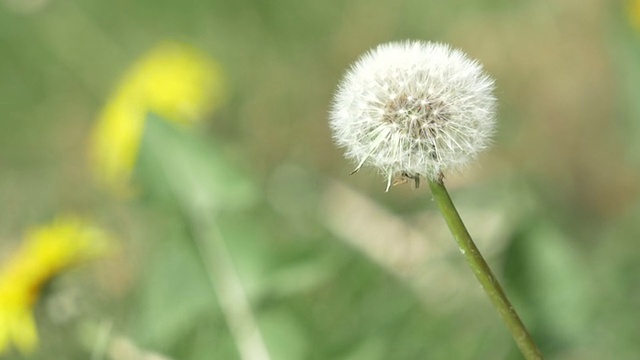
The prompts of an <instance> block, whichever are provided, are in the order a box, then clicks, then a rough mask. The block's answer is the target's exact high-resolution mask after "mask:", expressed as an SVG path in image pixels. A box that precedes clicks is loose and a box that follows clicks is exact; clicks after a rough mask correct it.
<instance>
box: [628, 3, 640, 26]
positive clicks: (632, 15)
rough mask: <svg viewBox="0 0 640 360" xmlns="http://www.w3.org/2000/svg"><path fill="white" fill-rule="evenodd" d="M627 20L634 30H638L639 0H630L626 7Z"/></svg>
mask: <svg viewBox="0 0 640 360" xmlns="http://www.w3.org/2000/svg"><path fill="white" fill-rule="evenodd" d="M627 13H628V15H629V21H630V22H631V25H633V27H634V28H636V30H638V31H640V0H630V1H629V6H628V8H627Z"/></svg>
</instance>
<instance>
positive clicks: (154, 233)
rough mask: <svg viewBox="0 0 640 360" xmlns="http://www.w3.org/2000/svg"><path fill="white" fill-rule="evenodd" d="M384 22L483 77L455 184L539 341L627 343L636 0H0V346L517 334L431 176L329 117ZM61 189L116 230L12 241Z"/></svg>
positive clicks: (502, 338) (584, 350)
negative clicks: (68, 243) (472, 146)
mask: <svg viewBox="0 0 640 360" xmlns="http://www.w3.org/2000/svg"><path fill="white" fill-rule="evenodd" d="M404 39H421V40H432V41H442V42H448V43H451V44H452V45H453V46H455V47H458V48H461V49H463V50H464V51H466V52H467V53H468V54H469V55H470V56H471V57H472V58H477V59H478V60H479V61H480V62H481V63H483V64H484V66H485V68H486V70H487V72H488V73H490V74H492V75H493V76H494V77H495V78H496V83H497V97H498V99H499V130H498V134H497V136H496V139H495V144H494V146H493V147H492V148H491V149H490V150H488V151H486V152H485V153H484V154H482V156H481V157H480V159H479V160H478V161H477V162H476V163H475V164H474V165H472V166H470V167H469V168H468V169H466V170H465V171H464V173H463V174H447V185H448V187H449V188H450V191H451V192H452V196H453V199H454V202H455V203H456V204H457V205H458V206H459V210H460V212H461V215H462V217H463V219H464V220H465V222H466V223H467V226H468V227H469V231H470V233H471V234H472V235H473V236H474V238H475V239H476V241H477V243H478V246H479V247H480V249H481V250H482V251H483V252H484V254H485V256H486V257H487V259H488V262H489V263H490V265H491V266H492V268H493V269H494V271H495V272H496V273H497V275H498V277H499V278H500V279H502V280H503V281H504V283H503V285H504V286H505V288H506V291H507V293H508V294H509V295H510V297H511V299H512V301H513V302H514V305H515V306H516V308H517V309H518V310H519V312H520V314H521V316H522V317H523V319H524V321H525V323H526V324H527V325H528V327H529V329H530V330H531V331H532V333H533V335H534V337H535V338H536V339H537V341H538V343H539V345H540V347H541V348H542V350H543V352H544V353H545V354H546V356H547V358H549V359H605V358H608V359H637V358H638V356H639V355H638V354H640V343H639V342H638V335H639V334H640V321H638V320H639V319H640V242H639V241H638V240H639V239H640V205H639V203H638V194H639V191H640V141H638V139H639V137H640V1H617V2H615V1H614V2H611V1H604V0H587V1H576V0H559V1H551V0H548V1H504V0H486V1H480V0H476V1H449V2H429V1H415V0H404V1H392V2H391V1H389V2H387V1H379V0H340V1H332V2H322V1H315V2H310V1H306V2H305V1H294V0H277V1H256V0H237V1H213V0H212V1H196V0H187V1H165V0H154V1H151V0H138V1H123V0H114V1H108V2H107V1H95V0H89V1H77V0H1V1H0V174H1V176H0V271H1V272H2V273H0V358H2V359H21V358H31V359H117V360H133V359H146V360H150V359H156V360H157V359H242V360H249V359H273V360H282V359H284V360H287V359H345V360H347V359H348V360H359V359H363V360H365V359H366V360H375V359H519V358H521V357H520V355H519V353H518V351H517V349H516V348H515V346H514V344H513V341H512V339H511V337H510V334H509V333H508V332H507V330H506V329H505V327H504V325H503V324H502V322H501V320H500V318H499V317H498V315H497V313H496V312H495V310H494V309H493V308H492V307H491V305H490V304H489V301H488V299H487V298H486V296H485V294H484V293H483V292H482V290H481V289H480V287H479V286H478V285H477V283H476V282H475V279H474V278H473V275H472V273H471V271H470V270H469V269H468V268H467V265H466V264H465V263H464V260H463V259H462V258H461V257H460V256H459V254H458V251H457V249H456V246H455V244H454V242H453V240H452V238H451V236H450V234H449V233H448V232H447V229H446V227H445V224H444V221H443V220H442V219H441V217H440V214H439V213H438V211H437V208H436V206H435V204H434V202H433V201H432V199H431V195H430V193H429V191H428V188H425V187H421V188H419V189H414V188H413V187H412V186H410V184H405V185H400V186H397V187H394V188H392V189H391V191H389V192H388V193H385V192H384V188H385V179H383V178H382V177H381V176H379V175H378V174H376V172H375V171H374V170H371V169H366V170H363V171H360V172H359V173H357V174H355V175H353V176H349V175H348V174H349V172H350V171H351V170H352V169H353V167H354V164H350V163H348V162H347V161H346V160H344V159H343V157H342V154H341V151H340V150H339V149H336V148H335V146H334V145H333V144H332V140H331V134H330V132H329V129H328V126H327V110H328V108H329V106H330V103H331V97H332V94H333V92H334V90H335V87H336V84H337V82H338V81H339V79H340V77H341V76H342V74H343V73H344V71H345V70H346V69H347V67H348V66H349V64H350V63H351V62H352V61H354V60H355V59H356V58H357V57H358V56H359V55H360V54H361V53H363V52H365V51H366V50H368V49H370V48H371V47H373V46H375V45H377V44H379V43H382V42H386V41H391V40H404ZM154 49H155V50H154ZM167 49H168V50H167ZM167 54H168V55H167ZM158 58H160V60H158ZM167 58H169V60H166V59H167ZM171 59H173V60H171ZM176 59H177V60H176ZM185 59H186V60H185ZM174 60H175V61H174ZM165 61H166V62H165ZM176 64H177V65H176ZM149 69H151V70H149ZM184 79H187V80H184ZM202 79H204V80H202ZM183 81H185V82H186V84H187V85H185V86H184V89H185V90H184V91H182V90H180V91H178V90H176V91H175V93H174V90H175V89H174V86H173V84H176V85H175V87H176V88H180V89H182V88H181V87H180V86H181V85H180V84H182V82H183ZM131 84H133V85H131ZM194 89H195V90H194ZM158 91H159V92H160V94H159V95H158ZM176 99H177V100H176ZM123 114H124V115H123ZM127 119H129V120H127ZM127 121H129V122H127ZM128 124H136V125H135V126H133V127H131V128H129V127H130V125H128ZM122 134H124V135H122ZM123 139H124V140H123ZM105 164H106V165H105ZM105 169H106V170H105ZM68 214H71V215H70V216H76V217H78V218H82V219H83V220H82V221H86V222H88V223H91V224H95V225H91V226H90V229H91V231H88V232H86V231H84V230H82V231H81V230H78V229H84V228H83V227H82V226H84V225H78V223H73V224H75V225H72V226H71V228H72V229H76V230H77V231H76V230H73V231H71V233H73V234H75V235H73V236H75V237H74V238H78V239H80V238H82V239H85V238H86V239H90V240H91V239H94V238H95V237H96V233H97V232H100V233H101V234H102V232H104V233H105V234H109V235H108V236H100V238H101V240H104V239H103V237H106V238H108V239H109V240H107V241H108V242H109V243H110V245H109V246H108V248H109V250H108V251H102V250H101V251H98V252H99V253H100V255H98V256H94V255H95V254H94V255H92V256H84V255H78V254H84V253H83V252H77V251H76V252H73V256H71V255H69V256H67V257H64V256H63V255H60V254H58V255H55V256H54V255H51V254H54V253H55V251H53V252H52V250H47V251H45V250H42V251H41V253H43V254H48V255H47V256H45V255H43V256H40V257H35V258H36V259H39V260H33V258H30V255H29V254H33V253H34V252H35V253H38V251H36V250H28V249H29V247H28V246H27V245H25V244H28V243H38V241H39V240H38V239H41V238H47V239H49V240H51V239H53V240H51V241H54V242H55V241H56V240H55V239H58V238H61V237H63V236H62V235H59V234H60V232H52V230H51V228H49V227H47V226H48V225H47V224H60V223H61V222H62V223H63V222H64V220H56V219H60V218H61V217H62V218H63V217H65V216H67V215H68ZM52 226H53V228H55V226H54V225H52ZM74 226H75V227H74ZM42 227H44V228H42ZM34 228H36V229H38V228H40V229H44V230H43V231H44V233H43V234H45V235H46V234H49V235H48V236H49V237H47V236H45V235H42V234H41V235H42V236H40V237H38V236H37V235H33V234H34V232H33V230H32V229H34ZM98 228H99V230H98ZM74 231H76V232H74ZM30 234H31V235H30ZM51 234H54V235H51ZM78 234H82V235H78ZM30 239H31V240H30ZM33 239H36V240H33ZM49 240H47V241H49ZM30 241H31V242H30ZM34 246H35V245H34ZM54 248H56V249H60V248H61V247H55V246H54ZM25 249H27V250H25ZM55 254H57V253H55ZM54 258H55V259H58V260H56V261H57V262H56V261H54V262H53V263H55V264H57V265H55V266H53V265H51V264H52V261H53V260H51V259H54ZM43 259H44V260H43ZM76 260H77V261H76ZM38 261H44V262H43V263H42V264H44V265H37V266H36V265H34V263H37V262H38ZM25 264H27V265H25ZM21 269H22V270H21ZM24 269H27V270H24ZM33 269H38V270H37V271H35V270H33ZM1 274H4V275H1ZM7 274H8V275H7ZM16 274H17V275H16ZM34 274H36V275H34ZM2 276H4V278H3V277H2ZM2 279H4V280H2ZM3 286H4V290H3V288H2V287H3ZM7 289H10V290H7ZM16 289H17V290H16ZM3 291H4V292H3ZM15 294H22V295H21V296H22V297H19V296H17V295H15ZM12 295H15V296H13V297H12ZM2 296H4V297H5V299H4V300H2ZM16 299H18V300H16ZM3 301H4V302H3ZM29 314H31V315H29ZM11 319H14V320H11ZM20 319H22V320H20ZM25 319H26V320H25ZM29 319H31V320H33V321H34V322H33V321H31V320H29ZM34 327H35V329H37V330H36V331H37V338H35V336H34V334H33V330H34Z"/></svg>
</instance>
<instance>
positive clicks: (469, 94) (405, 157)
mask: <svg viewBox="0 0 640 360" xmlns="http://www.w3.org/2000/svg"><path fill="white" fill-rule="evenodd" d="M493 90H494V81H493V79H492V78H490V77H489V76H488V75H486V74H485V72H484V71H483V69H482V66H481V65H480V64H479V63H478V62H477V61H475V60H472V59H469V58H468V57H467V56H466V55H465V54H464V53H463V52H462V51H460V50H456V49H452V48H451V47H449V46H448V45H445V44H439V43H431V42H421V41H410V42H392V43H388V44H382V45H379V46H378V47H376V48H375V49H373V50H371V51H369V52H368V53H366V54H364V55H363V56H361V57H360V58H359V59H358V60H357V61H356V62H355V64H354V65H353V66H352V67H351V69H350V70H349V71H348V72H347V73H346V74H345V76H344V77H343V79H342V81H341V82H340V84H339V87H338V90H337V92H336V94H335V97H334V101H333V105H332V109H331V111H330V121H329V122H330V127H331V129H332V131H333V137H334V140H335V142H336V143H337V145H338V146H340V147H343V148H345V152H346V157H347V158H349V159H351V160H353V161H354V162H355V163H356V164H357V167H356V170H354V172H356V171H358V170H359V169H360V168H361V167H362V166H364V165H367V164H368V165H371V166H373V167H376V168H378V169H379V170H380V171H381V173H382V174H383V175H384V176H385V178H386V179H387V190H388V188H389V187H390V186H391V184H392V179H393V178H395V177H398V175H399V176H400V177H402V178H406V179H413V180H415V182H416V184H418V183H419V178H420V177H426V178H428V179H431V180H436V179H438V178H440V177H441V176H442V173H443V171H445V170H453V171H455V170H459V169H460V168H462V167H464V166H465V165H467V164H468V163H469V161H471V160H473V159H474V158H475V157H476V155H477V154H478V152H480V151H481V150H483V149H484V148H486V147H487V145H488V144H489V143H490V140H491V135H492V134H493V132H494V127H495V107H496V101H495V98H494V96H493Z"/></svg>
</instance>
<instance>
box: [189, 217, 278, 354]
mask: <svg viewBox="0 0 640 360" xmlns="http://www.w3.org/2000/svg"><path fill="white" fill-rule="evenodd" d="M191 217H192V219H191V220H192V225H193V230H194V233H195V234H194V238H195V242H196V246H197V248H198V252H199V254H200V256H201V258H202V261H203V263H204V266H205V267H206V270H207V275H208V277H209V281H210V283H211V286H212V287H213V289H214V290H215V292H216V293H217V295H218V303H219V304H220V308H221V309H222V313H223V314H224V316H225V318H226V320H227V324H228V325H229V329H230V330H231V333H232V335H233V337H234V339H235V341H236V345H237V348H238V352H239V353H240V358H241V359H243V360H269V359H270V356H269V352H268V351H267V347H266V345H265V343H264V339H263V337H262V334H261V333H260V329H259V327H258V324H257V321H256V319H255V317H254V314H253V312H252V310H251V305H250V303H249V299H248V298H247V294H246V293H245V291H244V288H243V286H242V283H241V280H240V276H239V274H238V272H237V270H236V267H235V264H234V263H233V259H232V258H231V254H230V253H229V250H228V249H227V245H226V244H225V242H224V239H223V237H222V234H221V233H220V230H219V229H218V227H217V225H216V224H215V222H214V221H213V219H211V215H210V213H209V212H208V211H206V210H205V209H198V211H196V212H194V213H192V216H191Z"/></svg>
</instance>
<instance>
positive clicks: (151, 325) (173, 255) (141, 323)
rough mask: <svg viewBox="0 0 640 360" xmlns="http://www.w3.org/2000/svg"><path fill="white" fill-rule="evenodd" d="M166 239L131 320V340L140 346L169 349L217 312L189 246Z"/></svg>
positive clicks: (181, 240)
mask: <svg viewBox="0 0 640 360" xmlns="http://www.w3.org/2000/svg"><path fill="white" fill-rule="evenodd" d="M181 235H182V236H184V234H179V233H178V234H175V235H174V236H168V239H165V240H166V241H159V242H158V243H157V248H156V250H155V252H154V253H153V259H152V261H151V262H150V264H149V266H148V267H147V268H146V273H145V274H144V277H143V281H142V283H141V289H140V292H139V298H138V311H137V312H136V316H135V317H134V324H133V325H134V327H133V329H134V334H133V335H134V336H135V337H136V338H137V339H139V341H141V343H142V344H143V345H150V346H152V347H154V348H159V349H162V350H166V349H169V348H170V347H171V346H173V345H174V344H175V343H176V342H177V341H178V340H179V339H181V338H182V337H183V336H184V334H186V333H187V332H189V331H191V330H192V329H193V327H194V326H195V325H196V324H197V323H198V320H199V319H200V318H201V317H202V315H203V314H206V313H211V312H212V311H213V309H217V306H216V303H215V294H214V292H213V291H212V290H211V287H210V286H209V284H208V280H207V278H206V275H205V273H204V271H203V268H202V265H201V263H200V261H199V259H198V257H197V256H196V254H195V252H194V251H195V250H194V248H193V247H192V245H191V244H190V243H189V242H188V241H185V240H186V239H185V238H181V237H182V236H181Z"/></svg>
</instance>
